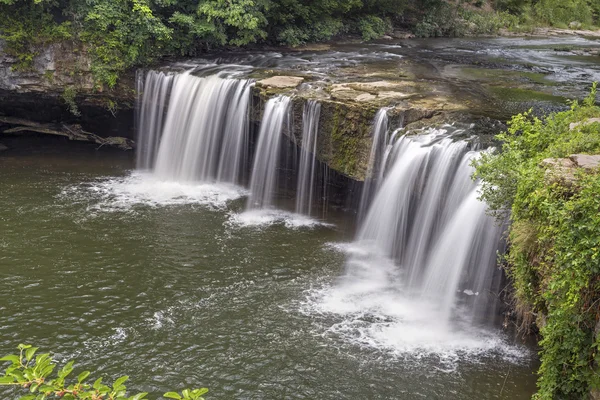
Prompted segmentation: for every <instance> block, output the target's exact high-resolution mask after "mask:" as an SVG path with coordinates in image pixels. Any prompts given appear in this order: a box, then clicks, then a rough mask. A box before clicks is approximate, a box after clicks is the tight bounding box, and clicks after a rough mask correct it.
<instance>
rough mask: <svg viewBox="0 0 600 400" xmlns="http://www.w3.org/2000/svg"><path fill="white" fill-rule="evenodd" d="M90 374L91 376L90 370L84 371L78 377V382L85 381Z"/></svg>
mask: <svg viewBox="0 0 600 400" xmlns="http://www.w3.org/2000/svg"><path fill="white" fill-rule="evenodd" d="M88 376H90V371H83V372H82V373H80V374H79V376H78V377H77V382H79V383H81V382H83V381H84V380H85V379H86V378H87V377H88Z"/></svg>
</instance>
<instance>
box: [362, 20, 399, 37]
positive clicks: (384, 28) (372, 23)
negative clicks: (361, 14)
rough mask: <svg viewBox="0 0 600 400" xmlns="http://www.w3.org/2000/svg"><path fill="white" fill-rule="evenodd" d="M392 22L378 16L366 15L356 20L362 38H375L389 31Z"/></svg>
mask: <svg viewBox="0 0 600 400" xmlns="http://www.w3.org/2000/svg"><path fill="white" fill-rule="evenodd" d="M391 27H392V24H391V23H390V22H389V21H385V20H383V19H381V18H379V17H375V16H373V15H368V16H366V17H365V18H361V19H360V20H359V21H358V30H359V31H360V34H361V36H362V38H363V40H372V39H377V38H380V37H381V36H383V35H384V34H385V33H386V32H388V31H390V30H391Z"/></svg>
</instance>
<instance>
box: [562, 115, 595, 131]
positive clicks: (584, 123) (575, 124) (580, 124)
mask: <svg viewBox="0 0 600 400" xmlns="http://www.w3.org/2000/svg"><path fill="white" fill-rule="evenodd" d="M597 123H600V118H589V119H586V120H585V121H581V122H573V123H571V124H569V130H571V131H572V130H574V129H576V128H578V127H584V126H587V125H591V124H597Z"/></svg>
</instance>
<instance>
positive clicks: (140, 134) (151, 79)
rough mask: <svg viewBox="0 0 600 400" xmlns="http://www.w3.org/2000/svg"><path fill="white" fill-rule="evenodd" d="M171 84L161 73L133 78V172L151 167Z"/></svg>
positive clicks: (168, 76) (171, 80) (170, 80)
mask: <svg viewBox="0 0 600 400" xmlns="http://www.w3.org/2000/svg"><path fill="white" fill-rule="evenodd" d="M172 82H173V76H171V75H165V74H164V73H162V72H155V71H148V73H146V74H145V77H144V73H143V72H142V71H138V72H137V74H136V91H137V93H138V99H137V116H136V125H137V148H138V151H137V160H136V161H137V162H136V166H137V169H142V170H148V169H152V167H154V160H155V157H156V152H157V151H158V145H159V141H160V136H161V133H162V127H163V119H164V116H165V111H166V108H167V102H168V99H169V91H170V89H171V84H172Z"/></svg>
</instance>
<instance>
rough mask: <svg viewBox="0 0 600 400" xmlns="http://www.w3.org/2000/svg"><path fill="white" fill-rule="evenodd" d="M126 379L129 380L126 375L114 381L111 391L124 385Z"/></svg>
mask: <svg viewBox="0 0 600 400" xmlns="http://www.w3.org/2000/svg"><path fill="white" fill-rule="evenodd" d="M127 379H129V377H128V376H127V375H125V376H122V377H120V378H119V379H117V380H116V381H115V383H114V384H113V389H115V390H116V389H117V388H118V387H120V386H121V385H123V383H125V382H126V381H127Z"/></svg>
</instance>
